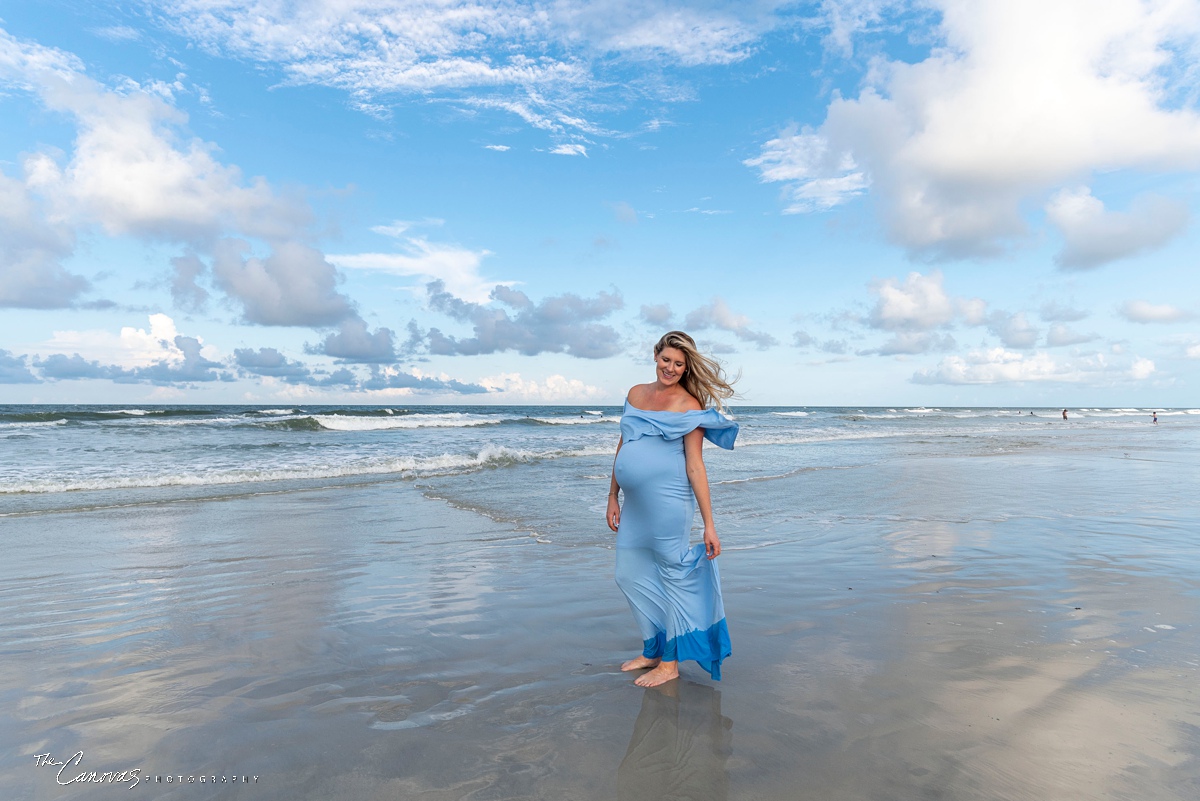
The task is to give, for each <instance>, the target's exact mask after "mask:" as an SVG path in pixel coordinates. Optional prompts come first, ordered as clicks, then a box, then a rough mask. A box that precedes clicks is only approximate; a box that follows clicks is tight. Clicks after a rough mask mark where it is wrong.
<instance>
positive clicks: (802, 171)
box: [745, 128, 871, 214]
mask: <svg viewBox="0 0 1200 801" xmlns="http://www.w3.org/2000/svg"><path fill="white" fill-rule="evenodd" d="M745 164H746V166H748V167H758V168H759V174H760V177H761V179H762V180H763V181H764V182H768V183H769V182H773V181H783V182H786V183H787V184H788V188H787V190H786V193H787V196H788V198H789V203H788V205H787V206H786V207H785V208H784V213H785V214H803V213H808V212H813V211H828V210H829V209H832V208H833V207H835V206H840V205H842V204H843V203H846V202H848V201H849V200H851V199H853V198H854V197H855V196H857V195H861V194H862V193H863V192H865V191H866V190H867V188H868V187H869V186H870V183H871V182H870V180H869V179H868V178H867V176H866V173H864V172H862V171H861V170H859V169H858V165H857V164H856V163H855V161H854V158H853V157H852V156H851V155H850V154H849V153H846V152H843V153H835V152H833V151H832V150H831V149H830V147H829V140H828V139H826V138H825V137H824V136H821V135H819V134H815V133H813V132H812V131H811V130H809V129H807V128H806V129H805V130H804V131H803V132H801V133H796V132H795V130H791V131H787V132H785V133H783V134H782V135H781V136H779V137H778V138H776V139H771V140H770V141H768V142H767V143H766V144H764V145H763V147H762V153H761V154H760V155H759V156H757V157H756V158H752V159H746V161H745ZM821 176H824V177H821Z"/></svg>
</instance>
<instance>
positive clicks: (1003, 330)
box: [987, 311, 1040, 348]
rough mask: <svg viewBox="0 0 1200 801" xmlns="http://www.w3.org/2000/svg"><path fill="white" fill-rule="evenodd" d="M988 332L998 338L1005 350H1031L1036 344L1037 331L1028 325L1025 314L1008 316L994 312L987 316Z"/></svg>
mask: <svg viewBox="0 0 1200 801" xmlns="http://www.w3.org/2000/svg"><path fill="white" fill-rule="evenodd" d="M987 325H988V330H989V331H991V332H992V333H993V334H995V335H996V336H998V337H999V338H1000V341H1001V342H1002V343H1003V344H1004V347H1006V348H1032V347H1033V346H1034V345H1036V344H1037V339H1038V335H1039V333H1040V332H1039V331H1038V329H1036V328H1034V327H1033V326H1032V325H1030V323H1029V320H1028V319H1026V317H1025V312H1017V313H1015V314H1009V313H1008V312H1004V311H994V312H992V313H991V314H989V315H988V316H987Z"/></svg>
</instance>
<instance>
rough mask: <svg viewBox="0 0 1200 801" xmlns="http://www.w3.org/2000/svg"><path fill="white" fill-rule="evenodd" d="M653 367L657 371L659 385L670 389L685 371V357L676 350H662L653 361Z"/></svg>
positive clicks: (681, 352)
mask: <svg viewBox="0 0 1200 801" xmlns="http://www.w3.org/2000/svg"><path fill="white" fill-rule="evenodd" d="M654 367H655V369H656V370H657V371H658V381H659V383H661V384H662V385H663V386H667V387H672V386H675V385H676V384H678V383H679V379H681V378H683V372H684V371H685V370H686V369H687V356H685V355H684V353H683V351H681V350H679V349H678V348H670V347H668V348H663V349H662V350H660V351H659V352H658V356H656V357H655V359H654Z"/></svg>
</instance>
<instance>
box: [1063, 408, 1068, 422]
mask: <svg viewBox="0 0 1200 801" xmlns="http://www.w3.org/2000/svg"><path fill="white" fill-rule="evenodd" d="M1063 419H1064V420H1066V419H1067V410H1066V409H1063Z"/></svg>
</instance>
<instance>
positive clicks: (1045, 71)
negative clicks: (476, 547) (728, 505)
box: [0, 0, 1200, 405]
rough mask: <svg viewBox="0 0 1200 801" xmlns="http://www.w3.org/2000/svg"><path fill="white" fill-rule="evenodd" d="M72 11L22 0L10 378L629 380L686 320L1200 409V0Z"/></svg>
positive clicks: (224, 395) (742, 347) (5, 202)
mask: <svg viewBox="0 0 1200 801" xmlns="http://www.w3.org/2000/svg"><path fill="white" fill-rule="evenodd" d="M71 8H72V10H73V11H74V12H75V13H74V15H73V16H71V15H66V16H67V17H68V18H67V19H66V20H65V21H64V18H63V15H59V14H57V13H56V14H51V13H50V12H48V11H45V10H44V9H39V8H37V7H33V6H30V7H27V8H19V9H13V10H11V11H10V13H9V15H8V16H7V17H6V18H5V19H3V20H0V106H3V107H4V109H5V113H4V114H3V115H2V116H0V120H3V121H2V122H0V148H3V151H2V152H0V309H3V312H2V313H0V320H2V322H0V402H12V403H21V402H38V401H47V402H105V401H111V402H118V403H119V402H126V401H136V400H142V401H146V402H152V401H154V400H163V401H166V400H171V401H185V402H186V401H196V402H264V403H272V402H275V401H281V400H287V401H293V402H305V403H314V404H315V403H322V402H329V403H382V402H395V401H396V399H398V398H403V399H408V402H412V403H478V402H490V403H598V402H616V401H617V400H618V399H619V398H620V397H621V396H622V395H623V393H624V391H625V389H626V388H627V387H628V385H629V384H630V383H632V382H636V381H644V380H647V378H648V377H649V367H648V357H647V351H648V348H649V346H650V344H651V343H653V341H654V340H655V339H656V338H657V336H658V334H660V333H661V332H662V331H663V330H665V329H666V328H667V327H683V328H685V329H686V330H688V331H690V332H692V333H693V334H694V335H695V336H696V337H697V339H698V340H699V341H700V343H701V345H702V347H703V348H706V349H708V350H709V351H711V352H712V353H714V354H717V355H718V356H719V357H720V358H721V359H722V360H723V361H724V362H726V364H727V365H728V366H730V367H731V368H732V371H733V372H737V371H738V370H739V369H740V370H741V372H742V373H743V375H744V376H745V378H744V380H743V384H742V385H741V387H742V391H743V393H744V394H745V396H746V400H747V401H748V402H754V403H767V404H786V405H820V404H840V403H884V404H887V403H907V402H914V403H915V402H921V403H940V404H943V405H949V404H962V405H990V404H997V405H1013V404H1020V403H1029V404H1041V403H1047V404H1050V405H1058V404H1075V405H1079V404H1081V403H1082V404H1105V403H1114V404H1122V403H1133V402H1139V403H1144V404H1151V405H1187V404H1192V405H1194V403H1195V402H1194V397H1195V392H1194V387H1195V386H1196V384H1197V382H1200V327H1198V326H1197V322H1200V318H1198V317H1197V314H1198V313H1200V292H1198V291H1197V290H1198V289H1200V281H1197V278H1196V269H1195V266H1194V264H1193V260H1194V258H1195V256H1194V254H1195V253H1196V252H1197V248H1196V247H1195V244H1196V243H1195V238H1196V233H1195V230H1194V227H1195V226H1194V225H1193V217H1194V212H1195V210H1196V193H1195V191H1194V186H1195V182H1196V178H1197V173H1198V172H1200V108H1198V100H1200V81H1198V73H1197V72H1196V70H1195V68H1194V65H1195V64H1196V63H1197V56H1198V55H1200V2H1197V1H1196V0H1112V2H1108V3H1103V4H1094V3H1090V2H1086V1H1085V0H1063V1H1062V2H1058V3H1053V4H1046V3H1035V2H1030V1H1029V0H971V1H970V2H967V0H929V1H928V2H901V1H900V0H842V1H841V2H834V0H824V1H823V2H783V1H782V0H763V1H762V2H738V3H734V2H706V3H699V4H698V3H680V2H667V1H666V0H649V1H648V2H639V3H633V2H627V0H603V1H593V2H583V1H582V0H556V1H555V2H518V1H517V0H511V1H509V2H471V1H469V0H459V1H452V2H438V3H430V2H423V1H415V2H399V1H397V2H378V1H377V0H372V1H371V2H366V0H359V1H357V2H356V1H354V0H352V1H351V2H333V1H332V0H309V2H305V3H287V4H281V3H275V2H269V1H268V0H182V1H181V2H173V3H169V4H168V3H159V2H157V1H156V0H155V1H151V2H147V3H146V4H145V5H144V6H139V7H137V8H135V9H132V10H120V9H97V8H94V7H92V6H91V5H90V4H83V3H80V4H78V5H77V6H73V7H71ZM1189 389H1191V390H1192V391H1190V392H1189Z"/></svg>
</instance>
